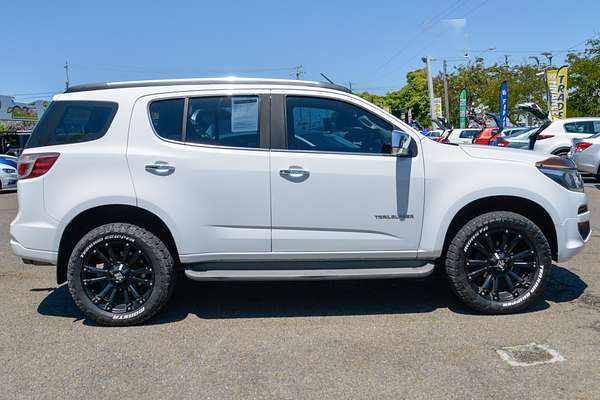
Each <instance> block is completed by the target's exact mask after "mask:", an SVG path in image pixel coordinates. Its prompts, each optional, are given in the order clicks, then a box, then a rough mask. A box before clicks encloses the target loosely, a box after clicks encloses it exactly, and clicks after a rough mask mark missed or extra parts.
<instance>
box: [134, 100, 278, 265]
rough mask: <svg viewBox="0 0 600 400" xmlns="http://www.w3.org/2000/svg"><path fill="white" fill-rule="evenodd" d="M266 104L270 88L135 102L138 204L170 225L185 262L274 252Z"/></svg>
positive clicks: (135, 177)
mask: <svg viewBox="0 0 600 400" xmlns="http://www.w3.org/2000/svg"><path fill="white" fill-rule="evenodd" d="M269 103H270V100H269V95H268V90H262V91H256V90H238V91H236V90H228V91H218V90H217V91H203V92H197V93H190V92H186V93H185V94H176V93H175V94H173V93H171V94H162V95H154V96H146V97H142V98H140V99H139V100H138V101H137V102H136V104H135V106H134V110H133V115H132V121H131V128H130V135H129V145H128V151H127V159H128V162H129V166H130V170H131V174H132V177H133V182H134V185H135V190H136V194H137V199H138V205H139V206H140V207H142V208H145V209H147V210H149V211H152V212H154V213H155V214H157V215H158V216H159V217H161V218H162V219H163V220H164V221H165V222H166V223H167V225H168V226H169V228H170V229H171V231H172V233H173V235H174V236H175V240H176V243H177V247H178V251H179V253H180V255H181V259H182V261H184V262H195V261H202V260H204V259H207V258H208V259H214V258H215V257H216V258H226V255H227V254H231V253H255V252H268V251H270V250H271V233H270V230H271V216H270V196H269V150H268V146H269V144H268V137H269V136H268V132H269V121H268V109H269ZM215 254H216V256H215ZM220 255H223V256H220Z"/></svg>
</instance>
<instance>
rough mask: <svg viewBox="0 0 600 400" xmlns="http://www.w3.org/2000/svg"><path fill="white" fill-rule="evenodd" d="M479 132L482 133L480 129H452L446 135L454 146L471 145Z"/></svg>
mask: <svg viewBox="0 0 600 400" xmlns="http://www.w3.org/2000/svg"><path fill="white" fill-rule="evenodd" d="M479 132H481V129H479V128H460V129H452V130H450V131H449V132H447V133H446V139H447V140H448V142H450V143H454V144H471V143H473V138H474V137H475V136H477V134H478V133H479Z"/></svg>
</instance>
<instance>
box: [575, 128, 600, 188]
mask: <svg viewBox="0 0 600 400" xmlns="http://www.w3.org/2000/svg"><path fill="white" fill-rule="evenodd" d="M573 144H574V146H573V152H572V154H573V160H574V161H575V164H577V169H578V170H580V171H582V172H587V173H588V174H593V175H596V177H598V178H600V134H596V135H594V136H591V137H589V138H587V139H584V140H579V139H575V140H574V141H573Z"/></svg>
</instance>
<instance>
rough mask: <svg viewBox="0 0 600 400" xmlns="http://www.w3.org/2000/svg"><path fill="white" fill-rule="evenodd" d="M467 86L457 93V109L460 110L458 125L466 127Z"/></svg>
mask: <svg viewBox="0 0 600 400" xmlns="http://www.w3.org/2000/svg"><path fill="white" fill-rule="evenodd" d="M467 95H468V94H467V88H464V89H463V90H461V91H460V95H459V110H460V114H459V116H460V127H461V128H466V127H467Z"/></svg>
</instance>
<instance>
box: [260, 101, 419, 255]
mask: <svg viewBox="0 0 600 400" xmlns="http://www.w3.org/2000/svg"><path fill="white" fill-rule="evenodd" d="M272 115H273V118H274V119H276V118H277V116H282V115H285V120H284V119H283V118H281V119H279V122H277V121H275V122H272V124H271V128H272V147H273V148H272V151H271V204H272V220H273V229H272V238H273V251H275V252H303V253H307V252H311V253H312V254H316V255H318V256H319V255H320V254H322V253H328V254H330V255H331V256H332V257H336V256H340V257H343V256H345V255H348V254H349V253H350V254H351V253H353V252H356V253H360V256H361V257H371V256H372V257H381V256H382V255H383V254H385V252H388V253H389V255H390V257H402V256H405V257H414V256H415V255H416V251H417V249H418V246H419V240H420V236H421V225H422V218H423V196H424V177H423V172H424V171H423V158H422V155H421V154H420V152H418V147H419V146H418V144H417V141H414V143H413V145H414V150H415V152H417V154H416V155H415V156H414V157H409V158H401V157H396V156H393V155H391V154H390V149H391V148H390V144H391V132H392V129H394V128H395V127H394V126H393V124H392V123H390V122H389V121H386V120H385V119H384V117H383V116H381V114H380V115H377V112H376V111H375V110H370V109H368V105H366V104H361V103H357V102H356V101H355V100H353V99H352V98H351V97H348V96H343V95H342V94H340V95H334V94H327V95H326V94H319V93H315V94H314V95H307V94H306V92H298V94H294V93H293V92H292V93H287V94H286V93H284V92H276V91H273V98H272Z"/></svg>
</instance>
